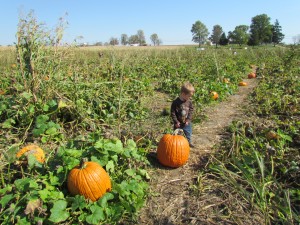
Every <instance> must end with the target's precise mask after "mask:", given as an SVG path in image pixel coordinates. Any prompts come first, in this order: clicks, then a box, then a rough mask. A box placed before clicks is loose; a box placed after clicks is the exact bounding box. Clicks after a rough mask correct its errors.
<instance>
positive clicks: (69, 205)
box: [0, 32, 300, 225]
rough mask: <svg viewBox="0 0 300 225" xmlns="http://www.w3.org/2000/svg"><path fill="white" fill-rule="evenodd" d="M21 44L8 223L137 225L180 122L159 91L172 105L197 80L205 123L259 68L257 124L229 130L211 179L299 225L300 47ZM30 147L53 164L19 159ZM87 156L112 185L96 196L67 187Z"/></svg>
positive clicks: (9, 91) (4, 58) (6, 70)
mask: <svg viewBox="0 0 300 225" xmlns="http://www.w3.org/2000/svg"><path fill="white" fill-rule="evenodd" d="M18 38H19V39H18V43H17V44H16V46H12V47H1V48H0V59H1V60H0V126H1V130H0V150H1V151H0V171H1V177H0V197H1V198H0V223H1V224H22V225H24V224H118V223H119V224H122V223H123V224H129V223H133V224H134V223H135V221H136V220H137V218H138V215H139V210H140V209H141V208H142V207H143V206H144V204H145V201H146V200H147V197H148V194H149V189H150V188H151V187H149V180H150V179H151V177H149V175H148V172H147V171H148V170H149V169H151V168H152V165H151V163H150V162H149V161H148V158H147V156H148V154H149V152H151V151H152V152H153V151H155V149H156V147H157V142H158V140H159V139H160V137H161V136H162V135H163V134H164V133H168V132H170V131H171V127H172V126H171V123H170V118H169V115H168V110H169V109H164V110H163V111H159V112H154V111H153V107H152V104H153V103H154V102H156V101H158V100H159V101H161V100H162V99H160V98H158V97H157V96H158V95H159V96H161V95H162V94H163V96H164V97H165V98H166V99H164V101H166V102H167V101H171V100H172V99H174V98H175V97H176V96H177V95H178V91H179V88H180V85H181V84H182V83H183V82H184V81H187V80H188V81H190V82H191V83H193V84H194V86H195V89H196V93H195V95H194V96H193V103H194V105H195V108H196V112H195V116H194V117H195V118H203V115H202V109H203V108H205V107H206V106H209V105H210V104H218V101H226V98H227V97H228V96H229V95H232V94H234V93H235V92H236V91H237V89H238V85H237V84H238V82H240V81H241V80H242V79H243V78H246V74H247V73H249V72H250V71H251V66H252V65H256V66H257V67H258V70H257V77H258V78H257V79H259V84H258V87H257V88H256V89H255V91H254V92H253V93H252V94H251V96H249V97H250V98H251V104H250V105H245V108H247V109H248V110H247V113H248V114H249V117H251V118H253V120H249V121H236V122H234V123H233V124H232V125H231V126H230V127H228V131H227V132H228V133H229V134H230V135H229V136H228V137H229V138H228V139H226V140H225V141H224V143H222V144H221V146H220V147H219V148H218V149H219V150H218V151H216V152H215V153H214V154H213V155H212V156H211V158H210V160H209V165H208V166H207V167H206V168H203V171H201V176H202V178H203V179H214V182H216V181H217V182H219V183H220V184H222V185H225V186H226V187H228V188H227V189H226V190H227V192H228V193H235V194H236V195H238V197H239V198H240V199H243V201H245V202H247V203H248V205H247V207H253V208H255V209H257V210H258V211H259V212H260V215H258V216H259V217H260V218H262V220H263V221H264V223H265V224H299V223H300V219H299V211H300V210H299V208H300V174H299V166H300V156H299V149H300V130H299V128H300V115H299V106H300V103H299V100H300V77H299V72H300V49H299V48H297V46H290V47H259V48H249V47H248V48H247V49H245V48H237V47H236V46H235V47H236V49H235V51H236V52H237V54H236V55H234V54H233V53H232V50H231V49H229V47H228V48H217V49H215V48H206V49H205V50H204V51H199V50H197V48H196V47H193V46H190V47H169V48H168V47H132V48H131V47H122V48H121V47H120V48H119V47H105V48H104V47H102V48H99V47H93V48H88V47H86V48H78V47H75V46H66V47H59V46H51V47H49V45H47V44H45V42H43V40H44V36H43V37H41V34H40V33H38V32H36V33H34V32H27V33H26V32H23V33H19V36H18ZM47 43H49V42H47ZM224 79H225V80H228V81H229V82H224V81H225V80H224ZM212 91H216V92H218V93H219V96H220V97H219V99H218V101H214V100H212V98H211V95H210V93H211V92H212ZM199 115H201V116H199ZM194 123H195V124H197V123H198V124H199V123H201V120H200V119H198V120H197V119H195V122H194ZM28 144H36V145H38V146H39V147H40V148H42V149H43V151H44V152H45V154H46V156H45V161H44V162H43V163H41V162H39V161H38V160H37V159H36V158H35V157H34V156H33V155H27V157H21V158H17V157H16V153H17V152H18V151H19V150H20V149H21V148H22V147H24V146H26V145H28ZM82 158H87V159H88V160H89V161H94V162H97V163H99V164H100V165H101V166H102V167H103V168H104V169H105V170H106V171H107V173H108V174H109V176H110V179H111V182H112V189H111V191H110V192H108V193H106V194H105V195H104V196H103V197H101V198H100V199H99V200H98V201H95V202H92V201H90V200H86V199H85V198H84V197H83V196H81V195H75V196H74V195H71V194H70V193H69V191H68V188H67V184H66V183H67V177H68V173H69V172H70V170H71V169H72V168H74V167H75V166H76V165H78V164H79V163H80V161H81V159H82ZM152 169H153V168H152ZM199 172H200V171H199ZM205 174H213V178H212V176H206V175H205ZM208 177H210V178H208ZM200 180H201V179H199V182H200ZM194 186H195V188H196V189H197V188H199V187H200V186H201V185H200V184H195V185H194ZM202 188H203V187H202ZM198 191H199V192H201V190H198ZM228 193H224V196H225V195H226V194H228ZM200 194H201V193H200ZM237 200H238V199H237ZM223 213H224V215H227V217H226V218H227V220H228V218H229V219H230V220H231V221H232V222H233V223H234V224H241V223H240V221H239V220H238V218H230V212H229V210H224V211H223Z"/></svg>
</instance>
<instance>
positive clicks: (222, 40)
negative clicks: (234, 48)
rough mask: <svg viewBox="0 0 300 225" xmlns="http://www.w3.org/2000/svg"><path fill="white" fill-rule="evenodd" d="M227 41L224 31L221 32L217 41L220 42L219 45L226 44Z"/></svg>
mask: <svg viewBox="0 0 300 225" xmlns="http://www.w3.org/2000/svg"><path fill="white" fill-rule="evenodd" d="M228 42H229V40H228V38H227V37H226V34H225V32H223V34H222V35H221V37H220V41H219V43H220V45H228Z"/></svg>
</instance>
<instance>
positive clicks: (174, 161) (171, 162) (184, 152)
mask: <svg viewBox="0 0 300 225" xmlns="http://www.w3.org/2000/svg"><path fill="white" fill-rule="evenodd" d="M179 130H180V129H177V130H175V132H174V134H165V135H164V136H163V137H162V138H161V140H160V141H159V144H158V147H157V158H158V161H159V162H160V163H161V164H162V165H164V166H168V167H173V168H177V167H180V166H183V165H184V164H185V163H186V162H187V160H188V158H189V155H190V146H189V142H188V141H187V139H186V138H185V137H184V136H182V135H178V132H179Z"/></svg>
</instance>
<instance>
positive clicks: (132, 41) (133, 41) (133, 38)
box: [128, 34, 139, 45]
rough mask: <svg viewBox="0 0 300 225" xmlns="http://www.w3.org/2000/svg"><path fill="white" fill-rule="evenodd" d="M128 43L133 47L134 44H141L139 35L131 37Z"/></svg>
mask: <svg viewBox="0 0 300 225" xmlns="http://www.w3.org/2000/svg"><path fill="white" fill-rule="evenodd" d="M128 43H129V44H130V45H132V44H139V37H138V35H137V34H135V35H131V36H130V37H129V39H128Z"/></svg>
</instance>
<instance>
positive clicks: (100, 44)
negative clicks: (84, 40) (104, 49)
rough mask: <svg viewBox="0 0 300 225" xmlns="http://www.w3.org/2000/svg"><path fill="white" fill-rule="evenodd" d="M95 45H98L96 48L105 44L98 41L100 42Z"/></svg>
mask: <svg viewBox="0 0 300 225" xmlns="http://www.w3.org/2000/svg"><path fill="white" fill-rule="evenodd" d="M95 45H96V46H102V45H103V43H102V42H101V41H98V42H96V43H95Z"/></svg>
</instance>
